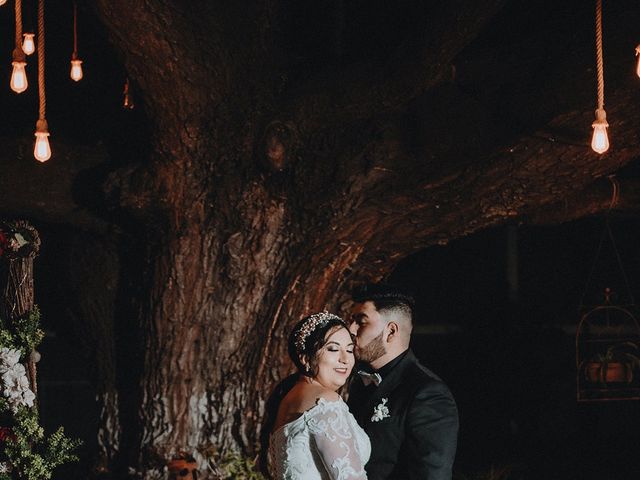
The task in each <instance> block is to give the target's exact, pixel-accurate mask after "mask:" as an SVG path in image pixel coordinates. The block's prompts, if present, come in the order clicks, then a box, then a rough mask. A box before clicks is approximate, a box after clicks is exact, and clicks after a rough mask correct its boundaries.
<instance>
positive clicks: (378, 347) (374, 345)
mask: <svg viewBox="0 0 640 480" xmlns="http://www.w3.org/2000/svg"><path fill="white" fill-rule="evenodd" d="M383 334H384V330H383V331H382V332H380V335H378V336H377V337H376V338H374V339H373V340H371V341H370V342H369V343H367V345H366V346H365V347H362V348H358V350H357V352H358V360H360V361H361V362H365V363H371V362H375V361H376V360H377V359H379V358H380V357H381V356H383V355H384V354H385V353H387V352H386V350H385V349H384V342H383V341H382V335H383Z"/></svg>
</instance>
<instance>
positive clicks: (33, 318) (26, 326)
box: [14, 306, 44, 353]
mask: <svg viewBox="0 0 640 480" xmlns="http://www.w3.org/2000/svg"><path fill="white" fill-rule="evenodd" d="M14 328H15V331H16V335H15V341H16V343H17V346H18V347H20V349H21V350H22V351H23V352H25V353H30V352H31V351H33V350H35V348H36V347H37V346H38V345H40V343H41V342H42V339H43V338H44V331H43V330H42V329H41V328H40V310H39V309H38V307H37V306H34V307H33V310H31V311H30V312H28V313H27V314H26V315H24V316H22V317H20V318H18V319H17V320H16V321H15V322H14Z"/></svg>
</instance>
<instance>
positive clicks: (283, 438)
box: [269, 398, 371, 480]
mask: <svg viewBox="0 0 640 480" xmlns="http://www.w3.org/2000/svg"><path fill="white" fill-rule="evenodd" d="M370 454H371V444H370V443H369V437H368V436H367V434H366V433H364V430H362V428H360V426H359V425H358V423H357V422H356V419H355V418H353V415H352V414H351V412H349V407H347V404H346V403H344V402H343V401H342V399H338V400H336V401H328V400H325V399H323V398H320V399H318V401H317V403H316V405H315V406H314V407H313V408H310V409H309V410H307V411H306V412H304V413H303V414H302V416H300V417H298V418H296V419H295V420H294V421H292V422H289V423H287V424H285V425H283V426H282V427H280V428H278V429H277V430H275V431H274V432H273V433H272V434H271V440H270V442H269V465H270V468H271V472H272V474H273V477H274V478H275V479H276V480H303V479H304V480H327V479H330V480H364V479H366V478H367V474H366V473H365V471H364V465H365V463H367V460H369V455H370Z"/></svg>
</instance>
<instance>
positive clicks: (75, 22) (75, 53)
mask: <svg viewBox="0 0 640 480" xmlns="http://www.w3.org/2000/svg"><path fill="white" fill-rule="evenodd" d="M71 58H72V59H74V60H75V59H76V58H78V2H77V1H74V2H73V54H72V55H71Z"/></svg>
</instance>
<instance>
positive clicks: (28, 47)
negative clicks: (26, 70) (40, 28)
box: [22, 33, 36, 55]
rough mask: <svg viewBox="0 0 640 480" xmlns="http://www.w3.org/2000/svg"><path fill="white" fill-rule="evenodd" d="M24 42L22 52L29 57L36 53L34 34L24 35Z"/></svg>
mask: <svg viewBox="0 0 640 480" xmlns="http://www.w3.org/2000/svg"><path fill="white" fill-rule="evenodd" d="M23 36H24V40H23V41H22V51H23V52H24V53H26V54H27V55H31V54H32V53H33V52H35V51H36V44H35V42H34V41H33V37H34V34H33V33H25V34H23Z"/></svg>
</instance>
